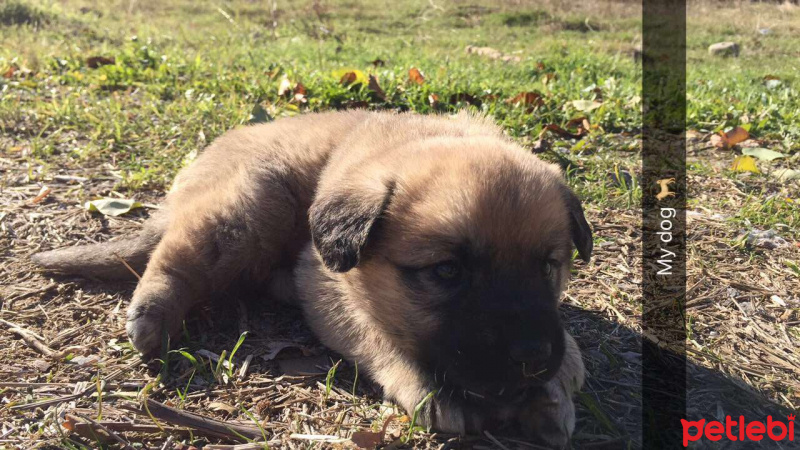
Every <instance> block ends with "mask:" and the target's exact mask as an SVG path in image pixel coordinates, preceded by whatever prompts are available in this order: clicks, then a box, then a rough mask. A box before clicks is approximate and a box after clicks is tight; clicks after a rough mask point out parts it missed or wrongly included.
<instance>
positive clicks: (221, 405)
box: [208, 402, 236, 414]
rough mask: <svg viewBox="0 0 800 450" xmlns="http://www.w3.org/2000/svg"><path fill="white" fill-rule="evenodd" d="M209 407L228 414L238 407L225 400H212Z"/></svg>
mask: <svg viewBox="0 0 800 450" xmlns="http://www.w3.org/2000/svg"><path fill="white" fill-rule="evenodd" d="M208 409H210V410H212V411H225V412H226V413H228V414H233V413H234V412H235V411H236V408H235V407H233V406H231V405H229V404H227V403H223V402H211V403H209V404H208Z"/></svg>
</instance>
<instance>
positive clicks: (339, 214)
mask: <svg viewBox="0 0 800 450" xmlns="http://www.w3.org/2000/svg"><path fill="white" fill-rule="evenodd" d="M381 187H382V189H381V188H378V189H374V188H373V189H366V190H361V189H358V188H353V187H350V188H343V189H341V190H338V191H336V192H333V193H327V194H326V193H324V192H323V193H320V194H318V195H317V198H316V199H315V200H314V203H313V204H312V205H311V208H310V209H309V211H308V215H309V227H310V229H311V239H312V241H313V242H314V247H316V248H317V251H318V252H319V253H320V255H321V256H322V261H323V262H324V263H325V267H327V268H328V269H330V270H332V271H334V272H347V271H348V270H350V269H352V268H353V267H355V266H356V265H357V264H358V261H359V259H360V256H361V251H362V250H363V249H364V247H365V246H366V244H367V239H368V238H369V235H370V231H371V230H372V229H373V227H374V225H375V221H376V220H378V218H379V217H380V215H381V214H382V213H383V211H384V210H385V209H386V206H387V205H388V204H389V201H390V199H391V197H392V194H393V191H394V185H393V184H392V183H389V184H387V185H382V186H381Z"/></svg>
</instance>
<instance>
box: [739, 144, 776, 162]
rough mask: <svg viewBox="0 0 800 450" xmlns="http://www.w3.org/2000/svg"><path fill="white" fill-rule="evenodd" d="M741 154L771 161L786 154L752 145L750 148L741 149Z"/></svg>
mask: <svg viewBox="0 0 800 450" xmlns="http://www.w3.org/2000/svg"><path fill="white" fill-rule="evenodd" d="M742 154H743V155H747V156H755V157H756V158H758V159H760V160H762V161H772V160H775V159H779V158H783V157H785V156H786V155H784V154H783V153H780V152H776V151H775V150H770V149H768V148H762V147H752V148H745V149H742Z"/></svg>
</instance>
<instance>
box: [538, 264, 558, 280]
mask: <svg viewBox="0 0 800 450" xmlns="http://www.w3.org/2000/svg"><path fill="white" fill-rule="evenodd" d="M557 264H558V263H557V262H556V261H553V260H547V261H545V262H544V264H543V265H542V272H544V276H546V277H552V276H553V271H554V270H555V268H556V265H557Z"/></svg>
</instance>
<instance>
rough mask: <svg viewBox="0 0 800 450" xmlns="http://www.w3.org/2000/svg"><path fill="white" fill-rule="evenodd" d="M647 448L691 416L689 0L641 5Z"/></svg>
mask: <svg viewBox="0 0 800 450" xmlns="http://www.w3.org/2000/svg"><path fill="white" fill-rule="evenodd" d="M642 14H643V26H642V104H643V108H644V110H643V122H644V123H643V127H642V251H643V258H642V261H643V262H642V302H643V304H642V307H643V309H642V330H643V336H642V427H643V430H642V431H643V434H642V439H643V442H642V448H646V449H662V448H668V449H671V448H683V445H682V439H681V431H682V427H681V419H685V418H686V328H685V314H684V312H685V297H686V213H685V210H686V140H685V130H686V1H685V0H643V4H642Z"/></svg>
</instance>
